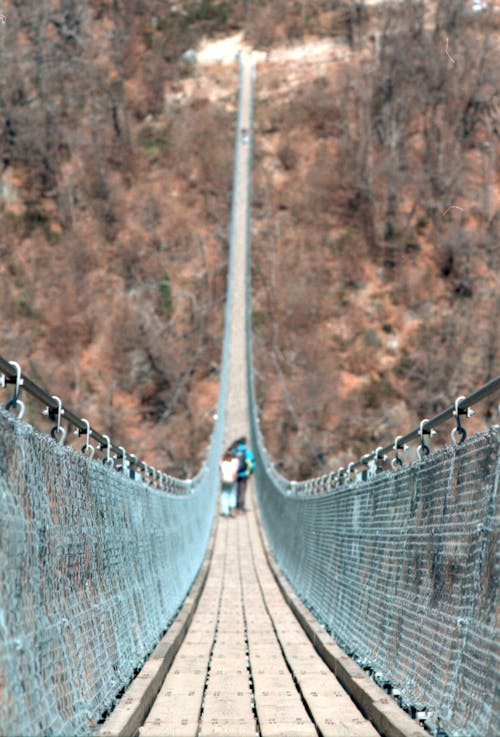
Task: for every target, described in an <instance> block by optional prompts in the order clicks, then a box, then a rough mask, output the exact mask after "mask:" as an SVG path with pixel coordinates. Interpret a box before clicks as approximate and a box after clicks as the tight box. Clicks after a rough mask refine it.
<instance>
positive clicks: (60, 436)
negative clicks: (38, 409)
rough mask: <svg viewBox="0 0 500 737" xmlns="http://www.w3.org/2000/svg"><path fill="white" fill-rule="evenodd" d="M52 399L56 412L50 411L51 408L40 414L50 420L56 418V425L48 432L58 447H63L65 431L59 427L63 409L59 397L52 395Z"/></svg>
mask: <svg viewBox="0 0 500 737" xmlns="http://www.w3.org/2000/svg"><path fill="white" fill-rule="evenodd" d="M52 399H53V400H54V402H56V404H57V410H55V409H52V407H47V408H46V409H45V410H44V412H43V413H42V414H44V415H46V416H47V417H50V418H51V419H54V417H56V421H57V425H55V426H54V427H53V428H52V430H51V431H50V436H51V437H52V438H53V439H54V440H56V441H57V442H58V443H59V445H63V443H64V440H65V438H66V430H65V429H64V427H63V426H62V425H61V417H62V416H63V414H64V409H63V406H62V402H61V400H60V399H59V397H56V396H55V394H53V395H52Z"/></svg>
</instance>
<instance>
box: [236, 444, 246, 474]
mask: <svg viewBox="0 0 500 737" xmlns="http://www.w3.org/2000/svg"><path fill="white" fill-rule="evenodd" d="M234 455H235V457H236V458H237V459H238V461H239V466H238V475H240V474H241V475H243V474H244V475H245V476H246V475H247V473H248V468H247V454H246V450H245V448H240V449H239V450H237V451H236V453H235V454H234Z"/></svg>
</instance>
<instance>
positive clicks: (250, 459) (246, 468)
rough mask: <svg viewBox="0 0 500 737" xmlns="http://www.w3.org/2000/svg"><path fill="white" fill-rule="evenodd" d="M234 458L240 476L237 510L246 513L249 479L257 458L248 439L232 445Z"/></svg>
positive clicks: (236, 441)
mask: <svg viewBox="0 0 500 737" xmlns="http://www.w3.org/2000/svg"><path fill="white" fill-rule="evenodd" d="M231 452H232V454H233V456H235V457H236V458H237V459H238V464H239V465H238V475H237V479H236V484H237V486H236V509H239V510H240V511H241V512H246V511H247V510H246V507H245V497H246V492H247V482H248V478H249V477H250V476H251V475H252V473H253V470H254V468H255V458H254V455H253V453H252V451H251V450H250V448H249V447H248V446H247V439H246V437H244V436H243V437H241V438H238V440H235V441H234V443H233V444H232V445H231Z"/></svg>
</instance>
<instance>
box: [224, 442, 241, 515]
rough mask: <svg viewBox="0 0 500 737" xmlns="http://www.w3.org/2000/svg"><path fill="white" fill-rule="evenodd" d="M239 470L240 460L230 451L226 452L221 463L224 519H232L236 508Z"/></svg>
mask: <svg viewBox="0 0 500 737" xmlns="http://www.w3.org/2000/svg"><path fill="white" fill-rule="evenodd" d="M238 468H239V460H238V459H237V458H235V457H234V456H233V454H232V453H231V451H230V450H226V452H225V453H224V455H223V456H222V459H221V462H220V475H221V490H220V506H221V515H222V516H223V517H229V516H231V517H232V516H233V509H234V508H235V507H236V476H237V473H238Z"/></svg>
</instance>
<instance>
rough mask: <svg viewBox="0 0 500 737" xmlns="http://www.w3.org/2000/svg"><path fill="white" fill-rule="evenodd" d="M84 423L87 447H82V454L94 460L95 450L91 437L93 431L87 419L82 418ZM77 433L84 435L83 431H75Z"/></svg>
mask: <svg viewBox="0 0 500 737" xmlns="http://www.w3.org/2000/svg"><path fill="white" fill-rule="evenodd" d="M82 422H83V424H84V425H85V427H86V430H85V432H86V438H85V445H82V453H84V454H85V455H86V456H87V457H88V458H93V457H94V453H95V448H94V446H93V445H91V444H90V436H91V435H92V430H91V429H90V423H89V421H88V420H87V419H85V417H82ZM75 432H76V433H77V434H78V435H81V434H82V432H83V431H82V430H80V429H78V430H75Z"/></svg>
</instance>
